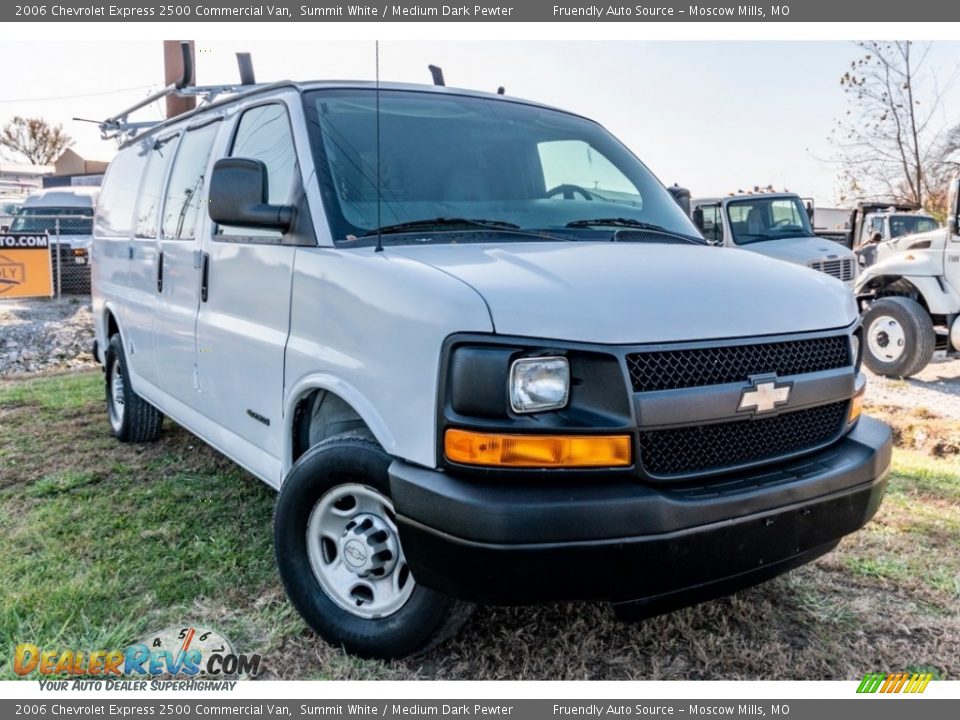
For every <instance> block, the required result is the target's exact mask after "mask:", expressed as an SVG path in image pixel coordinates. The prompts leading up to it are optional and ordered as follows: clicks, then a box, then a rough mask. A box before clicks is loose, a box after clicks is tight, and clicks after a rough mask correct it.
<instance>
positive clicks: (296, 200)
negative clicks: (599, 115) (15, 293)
mask: <svg viewBox="0 0 960 720" xmlns="http://www.w3.org/2000/svg"><path fill="white" fill-rule="evenodd" d="M378 108H379V119H378ZM93 263H94V264H93V268H94V275H93V283H94V313H95V316H96V338H97V353H98V358H99V359H100V361H101V362H102V363H103V365H104V368H105V371H106V387H107V409H108V412H109V419H110V424H111V427H112V431H113V434H114V435H116V437H117V438H119V439H120V440H124V441H133V442H139V441H147V440H152V439H155V438H156V437H157V436H158V434H159V432H160V425H161V421H162V418H163V416H164V415H169V416H170V417H171V418H173V419H174V420H176V422H177V423H179V424H181V425H183V426H185V427H187V428H189V429H190V430H191V431H192V432H194V433H196V434H197V435H198V436H200V437H201V438H203V439H204V440H205V441H206V442H208V443H209V444H210V445H212V446H214V447H215V448H217V449H218V450H220V451H221V452H223V453H224V454H226V455H228V456H229V457H231V458H232V459H233V460H235V461H236V462H237V463H239V464H240V465H242V466H243V467H244V468H246V469H247V470H249V471H250V472H251V473H253V474H254V475H256V476H257V477H258V478H260V479H262V480H263V481H264V482H266V483H268V484H270V485H271V486H273V487H275V488H277V489H278V491H279V496H278V499H277V507H276V514H275V542H276V559H277V563H278V566H279V569H280V575H281V577H282V579H283V582H284V584H285V586H286V589H287V591H288V593H289V596H290V599H291V601H292V602H293V603H294V605H295V606H296V607H297V609H298V610H299V611H300V613H301V614H302V615H303V617H304V618H305V619H306V620H307V622H309V623H310V625H311V626H312V627H314V628H315V629H316V630H317V632H319V633H320V634H321V635H322V636H323V637H324V638H325V639H327V640H328V641H330V642H332V643H335V644H340V645H343V646H344V647H345V648H347V649H348V650H349V651H351V652H354V653H357V654H360V655H365V656H379V657H391V656H400V655H404V654H408V653H412V652H417V651H419V650H421V649H423V648H426V647H429V646H430V645H432V644H434V643H436V642H439V641H440V640H441V639H443V638H444V637H446V636H448V635H449V634H450V633H452V632H453V631H454V630H455V629H456V627H457V626H458V625H459V623H461V622H462V621H463V619H464V618H465V617H466V616H467V612H468V610H469V608H470V607H471V603H476V602H484V603H505V604H514V603H531V602H540V601H551V600H567V599H578V600H580V599H582V600H597V599H599V600H608V601H611V602H613V603H616V604H617V607H618V608H620V610H621V611H622V614H624V615H632V616H634V617H638V616H643V615H650V614H654V613H658V612H663V611H665V610H668V609H671V608H674V607H677V606H679V605H683V604H689V603H691V602H696V601H700V600H704V599H707V598H710V597H715V596H717V595H720V594H723V593H727V592H730V591H732V590H734V589H737V588H739V587H743V586H746V585H749V584H752V583H756V582H759V581H761V580H764V579H766V578H770V577H772V576H774V575H777V574H778V573H781V572H784V571H785V570H788V569H790V568H793V567H796V566H798V565H800V564H802V563H805V562H808V561H810V560H811V559H813V558H816V557H818V556H820V555H822V554H823V553H825V552H827V551H829V550H830V549H832V548H833V547H835V546H836V544H837V543H838V542H839V540H840V539H841V538H842V537H843V536H844V535H846V534H848V533H851V532H853V531H855V530H857V529H858V528H860V527H861V526H862V525H863V524H864V523H866V522H867V521H868V520H869V519H870V518H871V517H872V516H873V514H874V513H875V511H876V510H877V507H878V506H879V504H880V501H881V497H882V495H883V493H884V489H885V484H886V475H887V470H888V465H889V461H890V433H889V431H888V429H887V427H886V426H884V425H882V424H881V423H879V422H876V421H874V420H872V419H870V418H867V417H861V415H860V407H861V401H862V395H863V390H864V379H863V376H862V375H861V374H860V372H859V367H860V335H859V332H860V331H859V325H858V313H857V307H856V304H855V302H854V298H853V295H852V294H851V293H850V291H849V290H848V289H847V288H846V287H844V285H843V284H842V283H841V282H839V281H837V280H835V279H833V278H831V277H828V276H827V275H825V274H824V273H820V272H815V271H814V270H810V269H807V268H802V267H797V266H794V265H789V264H787V263H783V262H780V261H777V260H771V259H769V258H766V257H763V256H761V255H758V254H756V253H750V252H744V251H740V250H730V249H722V248H715V247H709V246H708V245H706V244H705V243H704V241H703V238H702V237H701V236H700V235H699V233H698V232H697V230H696V228H695V227H694V226H693V225H692V223H691V221H690V219H689V218H688V217H686V216H685V215H684V213H683V211H682V210H681V209H680V207H679V206H678V205H677V204H676V203H675V202H674V200H673V199H672V198H671V196H670V195H669V194H668V192H667V191H666V190H665V189H664V187H663V186H662V185H661V183H660V182H659V181H658V180H657V179H656V178H655V177H654V176H653V175H652V174H651V173H650V171H649V170H647V168H646V167H645V166H644V165H643V164H641V163H640V161H639V160H637V158H636V157H634V156H633V155H632V154H631V153H630V151H629V150H627V148H626V147H624V146H623V145H622V144H621V143H620V142H618V141H617V140H616V139H615V138H614V137H612V136H611V135H610V134H609V133H608V132H606V131H605V130H604V129H603V128H602V127H601V126H599V125H597V124H596V123H594V122H592V121H590V120H587V119H584V118H582V117H579V116H577V115H573V114H570V113H566V112H561V111H559V110H555V109H552V108H549V107H544V106H541V105H537V104H534V103H530V102H524V101H519V100H515V99H508V98H505V97H503V96H501V95H492V94H491V95H488V94H483V93H475V92H470V91H465V90H453V89H449V88H443V87H422V86H415V85H386V84H384V85H380V86H379V89H377V88H376V87H375V86H374V85H373V84H367V83H345V82H315V83H303V84H297V83H286V82H285V83H279V84H273V85H268V86H255V87H252V88H250V89H248V90H246V91H244V92H240V93H238V94H235V95H233V96H231V97H229V98H226V99H222V100H220V101H217V102H213V103H209V104H206V105H203V106H202V107H201V108H200V109H198V110H196V111H193V112H191V113H189V114H186V115H184V116H180V117H177V118H175V119H173V120H170V121H167V122H164V123H162V124H159V125H157V126H155V127H152V128H150V129H149V130H146V131H144V132H142V133H141V134H140V135H139V136H137V137H135V138H133V139H131V140H129V141H128V142H127V144H126V145H125V146H124V147H123V149H122V150H121V151H120V153H119V154H118V155H117V157H116V159H114V161H113V163H112V164H111V166H110V169H109V171H108V173H107V176H106V179H105V183H104V188H103V192H102V195H101V199H100V203H99V206H98V212H97V217H96V228H95V240H94V246H93Z"/></svg>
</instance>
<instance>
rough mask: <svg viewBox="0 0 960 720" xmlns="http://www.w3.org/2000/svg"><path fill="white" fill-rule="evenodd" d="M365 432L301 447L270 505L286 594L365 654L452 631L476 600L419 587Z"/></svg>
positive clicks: (400, 652)
mask: <svg viewBox="0 0 960 720" xmlns="http://www.w3.org/2000/svg"><path fill="white" fill-rule="evenodd" d="M391 461H392V459H391V457H390V456H389V455H388V454H387V453H386V452H384V450H383V448H381V447H380V445H379V444H378V443H377V442H376V440H374V439H373V437H372V436H371V435H370V434H369V432H367V431H366V430H350V431H348V432H344V433H341V434H339V435H335V436H334V437H331V438H328V439H326V440H324V441H323V442H321V443H319V444H318V445H316V446H315V447H313V448H311V449H310V450H308V451H307V452H305V453H304V454H303V455H302V456H301V457H300V458H299V459H298V460H297V462H296V464H295V465H294V466H293V469H292V470H291V471H290V474H289V475H288V476H287V479H286V480H285V481H284V483H283V487H281V489H280V495H279V497H278V498H277V505H276V509H275V511H274V519H273V522H274V546H275V551H276V557H277V566H278V568H279V570H280V577H281V579H282V580H283V584H284V587H285V588H286V590H287V595H288V596H289V597H290V600H291V602H292V603H293V605H294V607H296V609H297V611H298V612H299V613H300V615H301V616H303V619H304V620H306V621H307V623H308V624H309V625H310V627H312V628H313V629H314V630H316V632H317V633H318V634H319V635H320V636H321V637H322V638H323V639H324V640H326V641H327V642H329V643H331V644H333V645H339V646H342V647H343V648H344V649H346V650H347V652H350V653H353V654H355V655H359V656H362V657H373V658H384V659H388V658H396V657H402V656H405V655H411V654H414V653H417V652H421V651H424V650H427V649H429V648H431V647H433V646H434V645H437V644H439V643H440V642H442V641H443V640H445V639H447V638H448V637H450V636H451V635H452V634H453V633H454V632H455V631H456V630H457V629H458V628H459V627H460V625H462V624H463V622H464V621H465V620H466V619H467V617H469V614H470V612H471V610H472V608H473V606H472V605H470V604H469V603H464V602H461V601H458V600H454V599H453V598H449V597H446V596H445V595H441V594H440V593H437V592H435V591H433V590H430V589H428V588H425V587H423V586H422V585H418V584H417V582H416V580H415V579H414V578H413V576H412V575H411V574H410V570H409V568H408V566H407V563H406V559H405V558H404V555H403V548H401V547H400V538H399V535H398V533H397V526H396V521H395V513H394V509H393V503H392V502H391V500H390V487H389V477H388V474H387V468H389V466H390V463H391Z"/></svg>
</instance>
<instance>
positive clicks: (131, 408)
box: [104, 335, 163, 443]
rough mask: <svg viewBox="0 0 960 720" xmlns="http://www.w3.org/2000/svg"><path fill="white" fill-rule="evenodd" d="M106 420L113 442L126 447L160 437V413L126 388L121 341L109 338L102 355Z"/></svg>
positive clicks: (161, 416)
mask: <svg viewBox="0 0 960 720" xmlns="http://www.w3.org/2000/svg"><path fill="white" fill-rule="evenodd" d="M104 368H105V377H106V395H107V419H108V420H109V422H110V432H111V433H112V434H113V436H114V437H115V438H117V440H120V441H121V442H129V443H144V442H153V441H154V440H157V439H158V438H159V437H160V428H161V426H162V425H163V413H161V412H160V411H159V410H157V409H156V408H155V407H154V406H153V405H151V404H150V403H148V402H147V401H146V400H144V399H143V398H142V397H140V396H139V395H137V394H136V393H135V392H134V391H133V388H131V387H130V382H129V380H128V378H129V377H130V376H129V374H128V373H127V358H126V355H125V354H124V352H123V341H122V340H121V339H120V336H119V335H113V336H111V338H110V342H109V343H108V344H107V350H106V353H104Z"/></svg>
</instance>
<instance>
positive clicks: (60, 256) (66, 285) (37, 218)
mask: <svg viewBox="0 0 960 720" xmlns="http://www.w3.org/2000/svg"><path fill="white" fill-rule="evenodd" d="M70 210H71V212H64V213H59V212H56V211H52V209H51V208H36V209H33V208H31V209H21V210H20V212H19V213H17V214H16V215H15V216H14V217H13V219H12V221H11V223H10V227H9V232H10V233H33V234H38V235H39V234H43V233H46V234H47V235H48V236H49V238H50V263H51V270H52V273H53V290H54V296H55V297H57V298H58V299H59V298H61V297H62V296H64V295H89V294H90V246H91V243H92V239H93V237H92V236H93V213H92V211H91V212H90V214H82V213H79V214H78V213H76V212H75V211H74V209H72V208H71V209H70Z"/></svg>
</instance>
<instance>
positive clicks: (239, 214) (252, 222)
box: [207, 158, 295, 232]
mask: <svg viewBox="0 0 960 720" xmlns="http://www.w3.org/2000/svg"><path fill="white" fill-rule="evenodd" d="M267 183H268V180H267V166H266V165H264V164H263V163H262V162H261V161H260V160H253V159H251V158H221V159H220V160H217V161H216V162H215V163H214V164H213V174H212V176H211V178H210V202H209V204H208V207H207V212H209V213H210V219H211V220H213V221H214V222H215V223H219V224H221V225H236V226H238V227H248V228H262V229H265V230H280V231H282V232H286V231H287V230H289V229H290V227H291V226H292V225H293V218H294V213H295V210H294V208H293V207H291V206H290V205H271V204H270V203H269V202H268V198H269V196H270V193H269V187H268V184H267Z"/></svg>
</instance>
